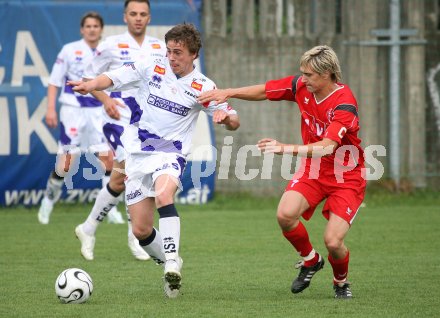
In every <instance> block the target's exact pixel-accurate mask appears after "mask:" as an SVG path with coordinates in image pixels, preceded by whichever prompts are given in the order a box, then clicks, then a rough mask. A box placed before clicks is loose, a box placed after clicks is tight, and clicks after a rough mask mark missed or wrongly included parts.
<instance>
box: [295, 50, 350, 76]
mask: <svg viewBox="0 0 440 318" xmlns="http://www.w3.org/2000/svg"><path fill="white" fill-rule="evenodd" d="M300 66H301V67H310V68H311V69H312V70H313V71H315V72H316V73H318V74H320V75H322V74H324V73H325V72H329V73H330V74H331V78H332V80H333V81H334V82H340V81H341V80H342V73H341V67H340V65H339V60H338V57H337V55H336V53H335V51H333V49H332V48H331V47H329V46H327V45H318V46H315V47H314V48H312V49H310V50H308V51H307V52H305V53H304V54H303V56H302V57H301V61H300Z"/></svg>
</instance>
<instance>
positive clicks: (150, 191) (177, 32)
mask: <svg viewBox="0 0 440 318" xmlns="http://www.w3.org/2000/svg"><path fill="white" fill-rule="evenodd" d="M165 41H166V45H167V56H168V58H165V59H163V60H155V61H151V60H145V59H144V60H140V61H139V62H137V63H134V64H133V65H127V67H123V68H120V69H117V70H114V71H111V72H106V73H104V74H103V75H100V76H99V77H97V78H96V79H94V80H93V81H89V82H85V83H82V82H71V84H72V85H76V86H75V87H74V88H73V89H74V90H75V91H78V92H81V93H84V94H85V93H87V92H90V91H92V90H94V89H106V88H108V87H112V88H113V89H118V88H122V87H124V88H125V89H128V88H132V87H136V88H139V90H138V93H137V95H136V101H137V102H138V104H139V106H138V107H137V108H133V109H132V110H133V114H134V116H133V121H132V124H133V125H130V126H129V127H127V128H126V131H125V132H124V135H123V140H124V142H125V146H126V149H127V151H128V152H129V155H128V157H127V162H126V172H127V181H126V186H127V190H126V200H127V204H128V205H129V209H130V214H131V218H132V222H133V233H134V234H135V235H136V237H137V238H138V239H139V242H140V244H141V245H142V246H143V247H144V248H145V249H146V250H147V251H148V253H149V254H150V255H151V256H153V257H154V258H155V260H156V261H158V262H159V263H165V264H164V277H165V285H164V290H165V293H166V295H167V296H168V297H170V298H175V297H177V296H178V294H179V290H180V284H181V278H182V276H181V268H182V259H181V258H180V254H179V246H180V217H179V215H178V213H177V210H176V207H175V205H174V195H175V193H176V191H177V188H178V187H179V186H180V177H181V176H182V173H183V170H184V168H185V164H186V158H187V155H188V154H189V151H190V147H191V139H192V134H193V131H194V129H195V125H196V122H197V118H198V115H199V113H200V111H204V112H206V113H207V114H208V115H211V116H212V117H213V121H214V122H215V123H217V124H223V125H225V128H226V129H228V130H235V129H237V128H238V127H239V125H240V123H239V118H238V115H237V114H236V112H235V110H233V109H232V108H231V107H230V106H229V105H228V104H227V103H223V104H219V105H217V104H215V103H205V104H203V105H202V104H200V103H198V102H197V100H196V98H197V96H198V95H199V94H200V93H201V92H203V91H204V90H211V89H213V88H214V87H215V84H214V83H213V82H212V81H211V80H210V79H209V78H207V77H206V76H204V75H203V74H202V73H200V72H199V71H198V70H197V69H195V67H194V60H195V59H196V58H197V57H198V56H199V50H200V48H201V45H202V43H201V36H200V33H199V32H198V31H197V29H196V28H195V27H194V25H192V24H180V25H177V26H175V27H173V28H172V29H171V30H170V31H168V32H167V34H166V35H165ZM192 177H193V178H194V177H195V176H194V175H193V176H192ZM156 208H157V211H158V212H159V230H156V229H155V228H154V227H153V223H154V222H153V221H154V211H155V210H156Z"/></svg>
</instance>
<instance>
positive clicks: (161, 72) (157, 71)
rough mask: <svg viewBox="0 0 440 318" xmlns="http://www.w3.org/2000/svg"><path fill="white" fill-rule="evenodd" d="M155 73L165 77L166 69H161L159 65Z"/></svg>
mask: <svg viewBox="0 0 440 318" xmlns="http://www.w3.org/2000/svg"><path fill="white" fill-rule="evenodd" d="M154 71H155V72H156V73H158V74H161V75H165V68H163V67H160V66H159V65H156V67H155V68H154Z"/></svg>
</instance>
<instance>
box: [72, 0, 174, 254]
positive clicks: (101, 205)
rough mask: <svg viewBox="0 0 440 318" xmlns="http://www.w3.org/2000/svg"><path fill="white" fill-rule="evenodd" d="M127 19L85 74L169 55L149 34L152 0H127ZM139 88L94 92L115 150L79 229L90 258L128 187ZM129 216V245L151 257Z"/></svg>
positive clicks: (101, 47) (101, 46) (89, 76)
mask: <svg viewBox="0 0 440 318" xmlns="http://www.w3.org/2000/svg"><path fill="white" fill-rule="evenodd" d="M124 8H125V10H124V22H125V23H126V24H127V32H125V33H123V34H119V35H115V36H110V37H108V38H106V39H105V41H103V42H102V43H100V44H99V46H98V48H97V54H96V56H95V57H94V59H93V60H92V61H91V63H89V65H88V67H87V68H86V70H85V73H84V76H83V77H84V78H85V79H93V78H95V77H96V76H98V75H100V74H101V73H103V72H106V71H111V70H114V69H117V68H120V67H121V66H122V65H124V64H125V65H127V64H132V63H134V62H135V61H138V60H144V59H146V60H154V59H160V58H162V57H163V56H165V54H166V51H165V44H164V43H163V41H160V40H159V39H156V38H154V37H150V36H148V35H147V34H146V32H147V25H148V24H149V23H150V20H151V16H150V2H149V1H148V0H126V1H125V3H124ZM136 92H137V89H131V90H124V91H112V92H111V93H109V94H106V93H104V92H94V93H93V94H94V96H95V97H97V98H98V99H99V100H101V101H102V102H103V104H104V108H105V112H104V123H103V131H104V134H105V137H106V138H107V140H108V142H109V144H110V146H111V148H112V150H113V152H114V159H115V160H114V162H113V170H112V172H111V175H110V182H109V183H108V184H107V187H104V188H103V189H102V190H101V191H100V192H99V194H98V196H97V198H96V200H95V204H94V206H93V208H92V211H91V212H90V214H89V216H88V217H87V219H86V220H85V222H83V223H82V224H80V225H78V226H77V227H76V229H75V233H76V236H77V237H78V239H79V240H80V241H81V254H82V255H83V257H84V258H85V259H86V260H93V258H94V254H93V251H94V247H95V233H96V230H97V228H98V226H99V224H100V223H101V222H102V221H103V220H104V218H105V217H106V216H107V213H108V211H110V210H111V209H112V207H113V206H115V205H117V204H118V202H119V196H120V194H121V193H122V192H124V190H125V184H124V178H125V173H124V169H125V158H126V154H125V150H124V145H123V141H122V140H121V135H122V133H123V132H124V130H125V128H126V127H127V126H128V125H129V124H130V122H132V120H133V117H132V116H133V115H132V109H133V108H135V107H136V106H137V103H136V100H135V95H136ZM127 217H128V246H129V248H130V250H131V252H132V254H133V256H134V257H135V258H137V259H139V260H148V259H149V258H150V257H149V255H148V254H147V253H146V252H145V251H144V250H143V249H142V248H141V247H140V246H139V243H138V241H137V239H136V238H135V237H134V236H133V233H132V230H131V223H130V218H129V216H128V215H127Z"/></svg>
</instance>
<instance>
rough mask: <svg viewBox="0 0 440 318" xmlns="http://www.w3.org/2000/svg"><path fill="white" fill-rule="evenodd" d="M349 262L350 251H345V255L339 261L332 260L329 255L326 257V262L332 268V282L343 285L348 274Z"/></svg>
mask: <svg viewBox="0 0 440 318" xmlns="http://www.w3.org/2000/svg"><path fill="white" fill-rule="evenodd" d="M349 260H350V251H348V250H347V255H345V257H344V258H341V259H334V258H333V257H332V256H331V255H330V254H329V256H328V261H329V262H330V264H331V265H332V268H333V277H334V278H333V282H334V283H335V284H337V283H343V282H345V281H346V280H347V274H348V262H349Z"/></svg>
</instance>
